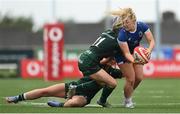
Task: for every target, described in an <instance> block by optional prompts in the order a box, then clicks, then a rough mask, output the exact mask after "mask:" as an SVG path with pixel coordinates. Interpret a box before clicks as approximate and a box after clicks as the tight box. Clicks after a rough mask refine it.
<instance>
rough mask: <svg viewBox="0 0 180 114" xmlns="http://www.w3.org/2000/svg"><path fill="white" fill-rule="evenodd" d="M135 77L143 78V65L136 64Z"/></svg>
mask: <svg viewBox="0 0 180 114" xmlns="http://www.w3.org/2000/svg"><path fill="white" fill-rule="evenodd" d="M134 71H135V77H136V79H138V80H142V79H143V65H140V64H134Z"/></svg>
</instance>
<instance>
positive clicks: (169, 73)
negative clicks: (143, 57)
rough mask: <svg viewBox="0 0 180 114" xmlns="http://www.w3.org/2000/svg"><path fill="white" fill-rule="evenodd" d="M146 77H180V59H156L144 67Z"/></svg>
mask: <svg viewBox="0 0 180 114" xmlns="http://www.w3.org/2000/svg"><path fill="white" fill-rule="evenodd" d="M143 71H144V75H145V77H150V78H156V77H157V78H178V77H179V78H180V61H173V60H155V61H150V62H149V63H147V64H146V65H144V67H143Z"/></svg>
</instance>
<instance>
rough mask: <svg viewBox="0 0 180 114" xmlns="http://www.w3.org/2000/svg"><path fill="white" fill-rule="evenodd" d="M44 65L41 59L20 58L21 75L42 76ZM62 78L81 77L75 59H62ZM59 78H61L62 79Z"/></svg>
mask: <svg viewBox="0 0 180 114" xmlns="http://www.w3.org/2000/svg"><path fill="white" fill-rule="evenodd" d="M43 72H44V66H43V61H38V60H34V59H23V60H21V76H22V78H23V79H26V78H43ZM61 76H62V77H63V78H81V77H82V73H81V72H80V71H79V68H78V63H77V61H73V60H66V61H63V71H62V75H61ZM63 78H61V79H63Z"/></svg>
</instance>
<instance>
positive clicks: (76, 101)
mask: <svg viewBox="0 0 180 114" xmlns="http://www.w3.org/2000/svg"><path fill="white" fill-rule="evenodd" d="M100 67H101V68H102V69H104V70H105V71H106V72H107V73H109V74H111V76H113V78H121V77H122V73H121V71H120V70H119V69H115V68H112V67H111V66H110V65H102V64H101V66H100ZM87 82H88V83H97V82H96V81H94V80H92V79H90V77H88V76H85V77H83V78H81V79H80V80H78V81H72V82H69V83H60V84H56V85H53V86H49V87H46V88H40V89H35V90H32V91H29V92H25V93H23V94H21V95H17V96H11V97H6V101H7V102H8V103H18V102H19V101H24V100H34V99H37V98H41V97H60V98H67V92H68V89H69V86H70V85H72V84H73V85H82V84H84V83H87ZM96 85H97V86H96V87H95V88H89V89H88V88H87V90H81V91H78V90H77V91H76V92H75V93H74V96H72V98H71V99H67V100H66V101H65V102H64V103H61V102H57V101H49V102H48V105H49V106H52V107H83V106H86V105H87V104H89V103H90V102H91V99H92V98H93V97H94V96H95V95H96V93H97V92H98V91H100V90H101V89H102V88H103V86H101V85H100V84H96ZM103 89H104V88H103Z"/></svg>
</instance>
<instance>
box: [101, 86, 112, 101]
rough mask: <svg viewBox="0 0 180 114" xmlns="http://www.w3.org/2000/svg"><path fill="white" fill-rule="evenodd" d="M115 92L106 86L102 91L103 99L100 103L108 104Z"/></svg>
mask: <svg viewBox="0 0 180 114" xmlns="http://www.w3.org/2000/svg"><path fill="white" fill-rule="evenodd" d="M113 90H114V88H110V87H108V86H105V87H104V88H103V91H102V94H101V97H100V102H102V103H106V101H107V98H108V97H109V95H110V94H111V93H112V91H113Z"/></svg>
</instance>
